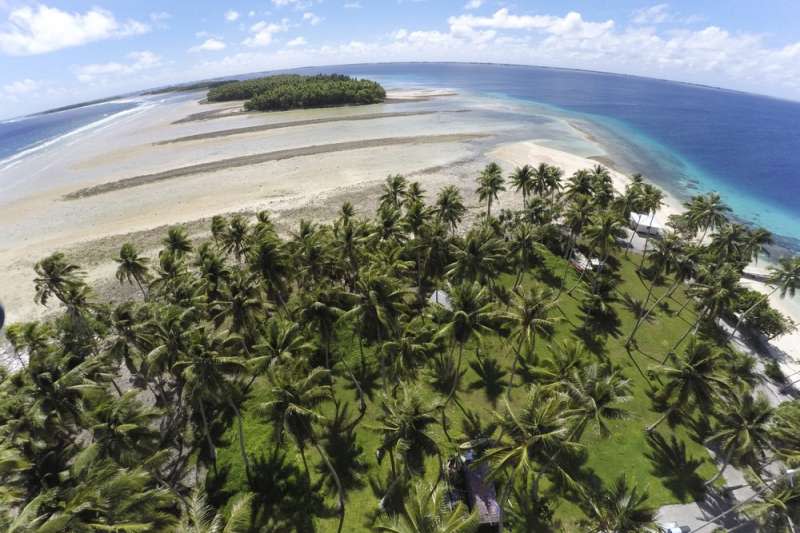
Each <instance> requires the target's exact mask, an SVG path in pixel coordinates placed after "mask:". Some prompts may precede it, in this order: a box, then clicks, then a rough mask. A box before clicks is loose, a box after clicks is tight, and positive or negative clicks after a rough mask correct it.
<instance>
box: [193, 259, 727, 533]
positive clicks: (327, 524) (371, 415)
mask: <svg viewBox="0 0 800 533" xmlns="http://www.w3.org/2000/svg"><path fill="white" fill-rule="evenodd" d="M618 259H619V261H620V265H619V269H618V274H619V276H620V277H621V279H622V281H621V283H620V284H619V285H618V287H617V292H618V294H619V295H622V294H624V293H629V294H630V295H631V296H633V297H636V298H639V299H641V300H644V298H645V297H646V294H647V286H646V285H645V284H644V283H642V282H641V281H640V280H639V278H638V276H637V274H636V265H637V264H638V260H639V256H638V255H635V254H632V255H631V256H630V258H629V259H626V258H624V257H623V256H622V255H621V254H620V256H619V257H618ZM546 264H547V269H544V270H548V269H549V270H550V272H552V273H555V274H556V276H560V274H561V272H562V269H563V268H564V265H565V263H564V261H563V260H562V259H561V258H558V257H555V256H552V255H549V256H548V257H547V258H546ZM544 270H543V271H544ZM530 278H538V280H543V279H547V278H545V277H544V276H542V273H541V272H539V271H537V272H534V273H532V274H531V275H530V276H526V278H525V281H524V283H531V282H532V279H530ZM576 279H577V277H576V275H575V273H574V272H572V271H571V270H570V272H569V274H568V277H567V286H568V287H569V286H572V284H574V283H575V281H576ZM501 282H502V283H506V284H508V285H511V284H512V283H513V278H512V277H510V276H506V277H504V278H503V279H502V280H501ZM551 283H552V276H551ZM665 290H666V287H665V286H661V287H657V288H656V289H655V291H654V298H655V297H657V296H658V295H660V294H661V293H662V292H663V291H665ZM577 293H578V291H576V292H575V293H574V294H576V295H577ZM685 298H686V296H685V294H684V293H683V289H682V288H681V289H678V291H676V293H675V295H674V301H668V305H669V308H670V310H668V311H666V312H665V311H659V312H658V313H657V314H656V316H655V320H653V321H652V322H650V323H647V324H645V325H643V326H642V328H641V329H640V332H639V334H638V335H637V339H638V350H635V351H633V352H632V353H631V355H629V354H628V352H627V351H626V350H625V348H624V342H625V338H626V337H627V335H628V333H629V332H630V330H631V329H632V327H633V324H634V317H633V316H632V314H631V313H630V312H629V311H628V310H627V309H625V307H624V306H623V305H622V303H621V302H617V303H615V304H614V305H613V307H614V308H615V310H616V311H617V313H618V316H619V319H620V324H619V328H618V333H617V334H616V335H614V334H612V335H609V336H608V337H607V342H606V343H605V345H604V347H603V351H604V352H605V353H606V355H607V356H608V358H609V359H610V360H611V361H612V362H613V363H614V364H616V365H618V366H620V367H622V368H623V369H624V374H625V375H626V377H627V378H629V379H630V381H631V384H632V399H631V400H630V401H628V402H626V403H625V404H624V407H625V408H626V409H627V410H628V411H629V413H630V416H629V417H628V418H626V419H623V420H619V421H612V422H611V423H610V427H611V429H612V435H611V436H610V437H608V438H606V439H603V438H601V437H600V436H599V435H598V434H597V433H596V432H595V430H594V429H593V428H590V429H588V430H587V431H586V433H585V434H584V436H583V439H582V441H581V443H582V444H583V445H584V449H583V453H582V454H581V455H582V456H583V457H582V462H581V463H580V464H576V465H574V467H575V468H576V469H577V471H578V472H579V475H580V476H581V478H582V479H584V480H591V479H593V478H594V479H599V480H602V481H603V482H606V483H608V482H610V481H612V480H613V479H614V478H616V477H617V476H618V475H620V474H621V473H625V474H626V475H628V476H629V478H631V479H632V480H635V482H636V483H638V485H639V486H640V487H642V488H644V489H646V490H647V492H648V493H649V496H650V500H649V504H650V505H651V506H652V507H659V506H662V505H666V504H672V503H679V502H687V501H692V500H693V499H694V498H693V497H692V495H691V494H692V492H691V491H690V490H688V489H687V487H686V484H687V483H686V482H685V480H681V479H673V478H672V476H668V477H664V476H663V472H664V471H672V467H670V466H666V467H665V470H662V473H661V474H659V473H657V472H656V465H655V464H654V462H653V461H652V460H651V459H650V458H649V457H648V454H649V453H650V451H651V450H652V448H651V446H650V445H649V444H648V442H647V439H646V435H645V432H644V428H645V426H646V425H648V424H650V423H652V422H653V421H655V420H656V419H657V418H658V417H659V416H660V413H658V412H656V411H654V410H653V406H652V402H651V400H650V398H649V397H648V395H647V391H648V390H649V388H650V385H649V383H648V381H647V378H646V377H644V376H643V375H642V374H641V373H640V372H639V370H637V367H636V364H638V365H639V367H641V368H642V369H643V370H644V371H645V373H646V370H647V368H649V367H651V366H653V365H655V364H656V362H655V361H654V360H653V359H655V360H657V361H660V360H661V359H662V358H663V357H664V354H665V353H666V352H667V351H668V350H669V348H670V347H671V346H672V345H673V344H674V342H675V340H676V339H678V338H679V337H680V336H681V335H683V333H684V332H685V331H686V330H687V328H689V327H690V326H691V324H692V321H693V318H694V316H693V311H692V310H691V306H690V307H689V308H687V309H686V310H685V311H684V312H683V313H682V314H683V316H682V317H677V316H674V313H675V311H676V310H677V309H678V308H679V307H680V306H681V305H682V304H683V303H684V301H685ZM579 303H580V302H579V301H578V300H576V299H574V298H572V297H570V296H567V295H566V292H565V293H564V295H563V296H562V297H561V300H560V307H561V309H562V310H563V311H564V313H565V314H566V317H567V319H566V320H562V321H561V322H560V323H559V324H558V326H557V327H556V331H555V334H554V335H553V337H552V338H551V339H550V341H549V342H552V341H555V340H561V339H566V338H573V337H574V336H575V334H574V331H573V330H574V326H577V325H579V324H580V323H581V319H580V318H579V317H580V316H581V312H580V311H579V309H578V307H579ZM571 323H572V324H571ZM343 337H344V340H345V341H349V335H343ZM547 344H548V341H546V340H544V339H542V340H540V341H539V342H538V343H537V353H538V354H539V356H540V358H547V357H549V356H550V354H549V350H548V349H547ZM482 350H483V353H491V354H493V355H495V356H496V357H497V358H498V359H499V360H500V361H501V362H502V363H503V365H504V367H505V368H506V369H507V370H510V366H511V352H510V349H509V347H508V344H507V341H506V340H505V339H503V338H500V337H497V336H495V337H491V338H487V339H485V344H484V347H483V349H482ZM336 351H337V352H338V353H340V354H346V356H347V357H348V361H350V362H351V363H353V364H355V363H356V362H357V361H358V348H357V346H356V347H354V349H353V350H351V349H350V346H348V342H341V343H340V344H339V345H338V346H337V347H336ZM648 356H649V357H648ZM474 357H475V356H474V349H470V347H467V349H465V352H464V364H463V367H464V368H468V363H469V361H471V360H473V359H474ZM651 358H652V359H651ZM476 378H477V376H476V375H475V374H474V372H473V370H472V369H468V371H467V374H466V376H465V380H464V383H465V384H469V383H471V382H473V381H475V380H476ZM516 384H517V386H520V380H519V378H517V379H516ZM335 388H336V394H337V397H339V398H341V399H343V400H346V401H349V402H350V404H351V405H350V407H351V410H352V412H353V413H354V414H355V410H356V407H357V401H356V396H355V393H354V392H353V391H352V390H351V389H350V388H347V387H346V381H345V379H344V376H341V377H340V378H338V379H337V381H336V386H335ZM380 393H381V390H380V386H378V387H376V390H375V395H374V396H373V400H372V401H371V402H370V405H369V407H368V410H367V414H366V417H365V418H364V420H363V421H362V423H361V425H360V426H359V427H358V429H357V442H358V445H359V446H360V447H361V448H362V449H363V454H362V460H363V461H364V462H365V463H366V465H367V466H368V472H367V473H366V474H363V475H361V478H363V480H364V483H363V485H362V486H361V487H356V488H352V489H350V490H349V491H348V492H347V515H346V522H345V527H344V529H345V531H360V530H368V524H369V523H370V522H369V520H370V518H371V517H372V516H374V514H375V511H376V506H377V503H378V497H377V496H376V495H375V494H373V492H372V489H371V488H370V485H369V483H368V482H367V481H366V480H367V475H380V476H381V477H385V476H386V474H387V472H388V470H389V466H388V461H384V463H383V465H382V466H378V465H377V463H376V460H375V450H376V449H377V447H378V443H379V440H378V436H377V435H376V434H375V433H374V432H373V431H371V430H369V429H368V427H369V426H371V425H374V424H375V416H376V415H377V414H378V413H379V407H378V405H377V404H376V403H377V402H379V400H380ZM421 394H423V396H424V397H425V399H426V401H430V402H433V401H434V398H435V395H434V393H433V392H432V391H431V390H430V389H429V388H428V387H427V386H425V385H422V386H421ZM267 395H268V388H267V385H266V383H265V381H263V380H259V381H258V382H257V383H256V385H255V386H254V388H253V390H252V393H251V397H250V398H249V400H248V401H247V403H246V404H245V408H244V410H243V412H244V417H245V433H246V435H247V448H248V451H249V453H250V454H252V455H254V456H257V455H259V454H263V453H269V450H270V449H271V448H272V447H274V446H275V444H274V441H273V439H272V429H271V428H270V426H269V425H268V424H267V423H266V422H265V421H263V420H261V419H259V417H258V416H256V415H255V413H254V410H253V406H254V405H256V404H257V403H258V402H260V401H264V400H265V399H266V397H267ZM459 398H460V400H461V402H462V403H463V405H464V406H465V407H466V408H467V409H469V410H475V411H478V412H480V413H482V414H483V415H484V416H485V417H487V419H488V418H489V417H491V416H493V415H492V413H493V411H494V408H493V407H492V406H491V404H490V403H489V402H488V400H487V399H486V396H485V394H484V392H483V391H481V390H474V391H470V390H468V388H467V387H465V391H464V392H463V393H462V394H461V395H460V396H459ZM522 398H523V394H521V393H519V392H517V393H516V394H515V395H514V399H515V401H520V400H521V399H522ZM326 409H327V414H328V415H330V414H331V412H332V407H331V406H328V407H326ZM447 414H448V417H449V418H450V420H451V422H452V423H451V429H450V434H451V435H452V436H453V437H454V438H456V436H457V435H459V433H460V427H461V419H462V415H461V412H460V411H459V410H458V408H457V407H456V406H455V405H454V404H452V403H451V404H450V406H449V407H448V413H447ZM436 432H437V434H438V436H439V442H440V444H441V445H442V448H443V450H445V452H446V451H447V450H449V448H448V443H447V440H446V438H445V437H444V435H443V433H442V429H441V426H438V427H437V428H436ZM659 432H660V434H661V435H662V436H663V437H664V438H665V439H666V440H667V441H670V440H671V439H672V438H673V437H674V438H675V439H676V442H677V444H678V445H681V444H682V445H684V446H685V451H686V456H687V457H688V458H691V459H694V460H696V461H697V462H698V463H700V466H699V467H698V469H697V473H698V474H699V475H700V476H701V477H702V478H703V479H707V478H709V477H711V476H712V475H713V473H714V471H715V467H714V465H713V464H712V462H711V461H710V457H709V455H708V453H707V452H706V450H705V449H704V448H703V446H702V445H701V444H700V443H698V442H695V441H694V440H692V439H691V438H690V436H689V435H688V432H687V431H686V429H684V428H683V427H682V426H678V427H677V428H670V427H669V426H668V425H667V424H666V423H664V424H662V426H661V427H660V428H659ZM225 441H226V445H225V446H222V447H220V449H219V451H218V454H219V455H218V457H219V463H218V464H219V465H220V468H222V469H223V470H226V471H227V475H226V476H225V479H224V480H223V481H224V482H223V483H219V482H217V483H216V486H218V487H219V488H218V490H219V491H221V492H220V493H221V494H224V495H230V494H234V493H236V492H238V491H242V490H246V487H247V483H246V480H245V475H244V470H243V467H242V464H241V458H240V455H239V449H238V440H237V434H236V426H235V424H233V425H232V426H231V428H230V429H229V430H228V432H227V433H226V435H225ZM281 449H282V450H285V451H286V453H287V456H286V457H287V462H288V463H289V465H290V466H291V467H292V468H294V469H295V474H294V475H295V477H296V476H297V475H300V476H302V463H301V461H300V457H299V454H298V452H297V448H296V446H295V445H294V444H293V443H292V442H291V441H290V440H288V438H287V440H286V441H285V442H284V443H283V445H282V446H281ZM307 457H308V460H309V462H310V463H311V464H312V465H313V466H312V476H313V477H314V479H315V480H317V479H319V475H320V474H319V472H320V470H318V469H317V466H318V465H321V464H322V462H321V460H320V459H319V457H318V456H317V455H316V452H315V451H314V450H313V449H309V450H308V451H307ZM436 475H437V469H436V462H435V460H431V461H430V462H429V464H428V468H427V472H426V477H427V478H428V479H429V480H431V481H433V480H434V479H435V478H436ZM695 481H696V479H695ZM298 483H301V482H300V481H296V482H295V485H296V487H299V485H297V484H298ZM220 485H221V486H220ZM209 486H215V484H214V482H213V480H210V482H209ZM545 490H547V489H546V488H545ZM555 502H556V503H555V506H556V518H557V519H559V520H560V521H561V522H562V523H563V524H564V525H567V526H568V525H569V524H573V523H574V522H575V521H576V520H578V519H580V518H581V517H582V516H583V515H582V513H581V511H580V509H579V508H578V507H577V506H576V505H574V504H573V503H571V502H568V501H566V500H563V499H556V500H555ZM325 504H326V505H327V506H329V507H330V508H331V509H332V508H333V507H334V505H335V497H334V494H333V493H329V494H328V496H327V498H326V502H325ZM309 514H310V513H309ZM336 525H337V519H336V517H335V516H334V515H333V514H331V515H330V518H322V519H320V518H317V519H316V523H315V528H316V530H317V531H335V528H336Z"/></svg>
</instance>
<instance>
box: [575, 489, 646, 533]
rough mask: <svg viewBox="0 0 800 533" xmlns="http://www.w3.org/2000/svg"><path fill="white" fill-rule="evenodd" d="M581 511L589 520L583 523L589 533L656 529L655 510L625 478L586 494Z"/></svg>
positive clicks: (638, 531) (634, 531) (619, 532)
mask: <svg viewBox="0 0 800 533" xmlns="http://www.w3.org/2000/svg"><path fill="white" fill-rule="evenodd" d="M584 499H585V505H584V508H585V509H586V511H587V513H586V514H587V516H588V517H589V518H588V520H586V521H585V522H584V523H583V526H584V527H585V528H586V529H585V531H590V532H592V533H649V532H650V531H653V530H654V529H653V528H655V517H656V510H655V509H653V508H651V507H648V506H647V499H648V495H647V492H646V491H642V490H640V489H639V488H638V487H637V486H636V485H633V484H631V483H630V482H629V481H628V479H627V478H626V477H625V475H622V476H620V477H618V478H617V479H616V480H615V481H614V483H613V485H612V486H611V487H609V488H603V489H602V490H600V491H598V493H596V494H587V495H586V496H585V497H584Z"/></svg>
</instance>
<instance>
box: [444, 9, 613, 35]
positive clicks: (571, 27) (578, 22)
mask: <svg viewBox="0 0 800 533" xmlns="http://www.w3.org/2000/svg"><path fill="white" fill-rule="evenodd" d="M448 23H449V24H450V31H451V32H452V33H455V34H458V33H463V34H465V35H470V34H471V33H472V32H473V31H474V30H475V29H476V28H491V29H495V30H498V29H506V30H542V31H545V32H548V33H551V34H553V35H559V36H562V37H572V38H582V39H591V38H595V37H598V36H600V35H602V34H603V33H606V32H608V31H609V30H611V29H612V28H613V27H614V21H613V20H607V21H605V22H587V21H584V20H583V17H582V16H581V14H580V13H577V12H575V11H570V12H569V13H567V14H566V16H564V17H555V16H552V15H533V16H532V15H512V14H510V13H509V11H508V8H503V9H499V10H497V12H495V13H494V15H492V16H491V17H476V16H474V15H461V16H458V17H450V18H449V19H448Z"/></svg>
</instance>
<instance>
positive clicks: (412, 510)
mask: <svg viewBox="0 0 800 533" xmlns="http://www.w3.org/2000/svg"><path fill="white" fill-rule="evenodd" d="M447 505H448V503H447V502H446V501H445V499H444V494H443V491H442V489H441V488H439V487H430V486H428V485H427V484H426V483H425V482H424V481H419V482H418V483H417V484H416V485H415V486H414V490H413V492H412V493H411V494H410V495H409V496H408V497H407V498H406V499H405V501H404V502H403V512H402V513H400V516H398V517H397V518H396V519H395V520H394V521H393V522H391V523H383V524H379V525H378V526H376V529H377V530H378V531H386V532H387V533H474V532H476V531H477V530H478V526H479V523H478V516H477V514H476V513H470V512H469V511H468V509H467V507H466V506H465V505H464V504H463V503H462V502H458V503H457V504H456V505H455V507H453V508H452V509H447V510H446V511H445V510H444V509H445V508H446V506H447Z"/></svg>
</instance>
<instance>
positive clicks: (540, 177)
mask: <svg viewBox="0 0 800 533" xmlns="http://www.w3.org/2000/svg"><path fill="white" fill-rule="evenodd" d="M552 168H553V167H551V166H550V165H548V164H547V163H539V166H538V167H536V169H535V170H534V171H533V179H532V183H531V190H532V191H533V192H534V193H535V194H536V195H537V196H540V197H544V196H545V195H546V194H547V193H548V192H550V190H551V186H552V183H553V180H552V177H551V175H552V174H553V171H552V170H551V169H552Z"/></svg>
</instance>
